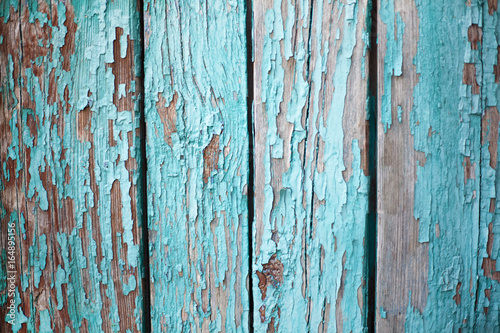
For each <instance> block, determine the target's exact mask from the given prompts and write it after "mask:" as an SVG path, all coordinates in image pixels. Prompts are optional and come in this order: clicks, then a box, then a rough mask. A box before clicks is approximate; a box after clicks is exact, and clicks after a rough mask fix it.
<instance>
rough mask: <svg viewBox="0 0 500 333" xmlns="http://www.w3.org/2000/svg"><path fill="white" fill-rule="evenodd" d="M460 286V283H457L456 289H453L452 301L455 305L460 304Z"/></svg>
mask: <svg viewBox="0 0 500 333" xmlns="http://www.w3.org/2000/svg"><path fill="white" fill-rule="evenodd" d="M461 286H462V282H458V283H457V287H456V289H455V296H453V300H454V301H455V304H456V305H459V304H460V301H461V296H460V287H461Z"/></svg>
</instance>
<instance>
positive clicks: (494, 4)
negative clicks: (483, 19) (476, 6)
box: [488, 0, 498, 15]
mask: <svg viewBox="0 0 500 333" xmlns="http://www.w3.org/2000/svg"><path fill="white" fill-rule="evenodd" d="M497 8H498V0H488V14H490V15H493V13H494V12H496V11H497Z"/></svg>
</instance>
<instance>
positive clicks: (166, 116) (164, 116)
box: [156, 92, 179, 147]
mask: <svg viewBox="0 0 500 333" xmlns="http://www.w3.org/2000/svg"><path fill="white" fill-rule="evenodd" d="M178 98H179V95H178V94H177V92H174V96H173V97H172V100H171V101H170V103H169V104H168V106H167V107H165V104H166V103H167V101H166V100H165V97H163V95H162V94H161V93H158V102H156V110H157V111H158V116H159V117H160V120H161V123H162V124H163V135H164V137H165V141H167V144H168V145H169V146H170V147H172V134H173V133H175V132H177V125H176V124H177V111H176V106H177V99H178Z"/></svg>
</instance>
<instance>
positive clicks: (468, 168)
mask: <svg viewBox="0 0 500 333" xmlns="http://www.w3.org/2000/svg"><path fill="white" fill-rule="evenodd" d="M462 166H463V167H464V184H467V180H468V179H475V178H476V174H475V170H476V163H474V164H471V163H470V157H469V156H466V157H465V158H464V161H463V163H462Z"/></svg>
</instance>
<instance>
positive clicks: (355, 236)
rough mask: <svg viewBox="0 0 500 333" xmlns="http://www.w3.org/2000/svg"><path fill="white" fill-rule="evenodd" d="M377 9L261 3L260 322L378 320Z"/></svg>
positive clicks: (349, 324) (276, 327)
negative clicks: (373, 182) (373, 22)
mask: <svg viewBox="0 0 500 333" xmlns="http://www.w3.org/2000/svg"><path fill="white" fill-rule="evenodd" d="M368 15H369V10H368V7H367V2H366V1H358V2H354V1H341V2H328V1H318V2H314V3H313V2H310V1H304V2H299V1H280V0H275V1H267V0H259V1H255V2H254V6H253V18H254V31H253V36H254V42H253V50H254V54H255V60H254V75H255V80H254V95H255V100H254V122H255V178H254V179H255V223H254V229H253V232H254V235H253V239H254V243H253V249H254V253H253V270H254V271H253V274H252V278H253V298H254V308H255V316H254V328H255V330H256V331H266V330H267V331H268V332H275V331H279V332H291V331H309V330H311V331H319V332H326V331H332V332H335V331H344V332H349V331H355V332H356V331H361V330H362V329H363V327H366V325H367V323H366V314H367V313H366V310H365V296H366V290H367V288H366V282H367V281H366V275H365V264H366V262H365V261H364V259H363V257H364V255H365V247H364V237H365V228H366V223H367V214H368V189H369V175H368V169H369V167H368V165H369V156H368V155H369V154H368V148H367V143H368V140H367V134H368V133H369V129H368V121H367V112H368V110H367V105H366V101H367V99H368V93H367V91H368V78H367V73H368V49H367V48H368V44H367V43H368V41H369V35H368V33H367V31H369V30H368V29H369V27H367V25H366V23H367V17H368ZM257 311H259V312H258V313H257Z"/></svg>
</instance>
